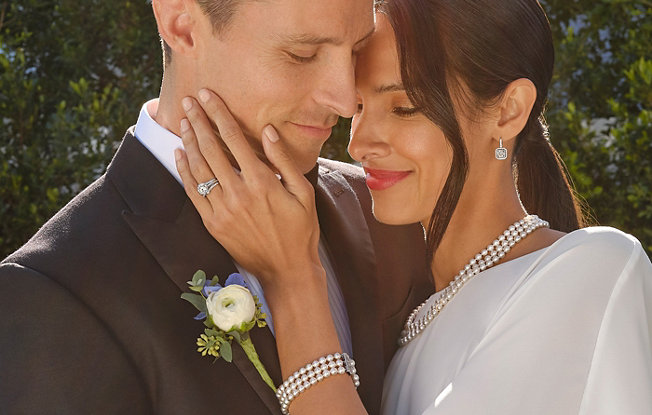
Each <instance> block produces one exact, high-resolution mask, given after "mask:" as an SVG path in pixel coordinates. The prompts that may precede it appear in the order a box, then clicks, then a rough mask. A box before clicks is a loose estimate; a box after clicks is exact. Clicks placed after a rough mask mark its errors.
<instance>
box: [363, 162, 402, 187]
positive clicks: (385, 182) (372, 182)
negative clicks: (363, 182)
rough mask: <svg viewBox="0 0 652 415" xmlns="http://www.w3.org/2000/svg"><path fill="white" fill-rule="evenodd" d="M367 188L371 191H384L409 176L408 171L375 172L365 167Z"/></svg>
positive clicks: (375, 170)
mask: <svg viewBox="0 0 652 415" xmlns="http://www.w3.org/2000/svg"><path fill="white" fill-rule="evenodd" d="M364 170H365V172H366V173H367V186H368V187H369V189H371V190H385V189H388V188H390V187H392V186H394V185H395V184H396V183H398V182H400V181H401V180H403V179H405V178H406V177H407V176H409V175H410V172H409V171H394V170H377V169H369V168H366V167H365V169H364Z"/></svg>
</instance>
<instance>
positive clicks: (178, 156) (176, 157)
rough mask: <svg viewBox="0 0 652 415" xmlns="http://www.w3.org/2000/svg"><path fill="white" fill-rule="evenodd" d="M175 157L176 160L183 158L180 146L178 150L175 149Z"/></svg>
mask: <svg viewBox="0 0 652 415" xmlns="http://www.w3.org/2000/svg"><path fill="white" fill-rule="evenodd" d="M174 159H175V160H176V161H180V160H181V150H179V149H178V148H177V149H176V150H174Z"/></svg>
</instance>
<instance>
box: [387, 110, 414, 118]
mask: <svg viewBox="0 0 652 415" xmlns="http://www.w3.org/2000/svg"><path fill="white" fill-rule="evenodd" d="M392 112H393V113H394V114H396V115H398V116H399V117H404V118H407V117H412V116H414V115H416V114H417V113H418V112H419V108H417V107H394V108H393V109H392Z"/></svg>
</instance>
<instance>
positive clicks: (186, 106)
mask: <svg viewBox="0 0 652 415" xmlns="http://www.w3.org/2000/svg"><path fill="white" fill-rule="evenodd" d="M181 105H182V106H183V109H184V110H186V111H188V110H190V108H192V100H191V99H190V98H188V97H185V98H184V99H182V100H181Z"/></svg>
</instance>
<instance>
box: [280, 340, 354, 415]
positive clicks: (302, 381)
mask: <svg viewBox="0 0 652 415" xmlns="http://www.w3.org/2000/svg"><path fill="white" fill-rule="evenodd" d="M345 373H348V374H349V375H350V376H351V379H352V380H353V385H354V386H355V387H356V389H357V388H358V386H360V377H359V376H358V374H357V373H356V370H355V361H354V360H353V359H351V358H350V357H349V355H348V354H346V353H335V354H329V355H328V356H323V357H320V358H319V359H317V360H315V361H314V362H312V363H308V364H307V365H306V366H304V367H302V368H301V369H299V370H297V371H296V372H294V373H293V374H292V375H291V376H290V377H289V378H288V379H287V380H286V381H285V382H283V384H282V385H281V386H279V388H278V389H277V391H276V397H277V398H278V401H279V403H280V404H281V412H282V413H283V415H288V414H289V412H288V408H289V406H290V403H292V401H293V400H294V399H295V398H296V397H297V396H299V394H300V393H302V392H304V391H306V390H308V389H310V387H311V386H312V385H314V384H316V383H318V382H321V381H322V380H324V379H327V378H328V377H330V376H334V375H343V374H345Z"/></svg>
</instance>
